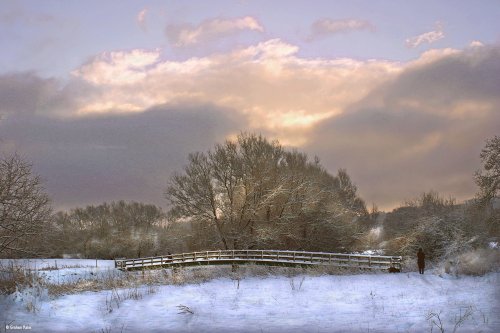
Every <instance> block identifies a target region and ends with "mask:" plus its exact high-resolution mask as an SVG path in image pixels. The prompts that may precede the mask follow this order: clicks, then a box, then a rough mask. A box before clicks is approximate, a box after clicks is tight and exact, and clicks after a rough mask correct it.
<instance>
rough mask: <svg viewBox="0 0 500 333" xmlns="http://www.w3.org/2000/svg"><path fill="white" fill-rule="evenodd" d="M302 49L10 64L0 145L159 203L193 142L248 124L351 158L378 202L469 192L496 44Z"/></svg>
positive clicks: (72, 200) (357, 176)
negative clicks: (397, 54)
mask: <svg viewBox="0 0 500 333" xmlns="http://www.w3.org/2000/svg"><path fill="white" fill-rule="evenodd" d="M298 51H299V48H298V47H297V46H296V45H293V44H290V43H286V42H283V41H282V40H279V39H274V40H268V41H266V42H262V43H258V44H256V45H252V46H249V47H246V48H240V49H235V50H233V51H231V52H227V53H217V54H212V55H209V56H206V57H200V58H196V57H193V58H190V59H185V60H172V59H164V56H163V55H162V54H161V52H160V51H158V50H142V49H136V50H128V51H115V52H106V53H103V54H100V55H97V56H95V57H94V58H92V59H90V60H89V61H88V62H87V63H85V64H83V65H82V66H80V67H79V68H77V69H75V71H74V72H73V73H74V75H73V77H72V78H71V79H70V80H68V82H66V83H62V82H59V81H57V80H54V79H43V78H40V77H38V76H37V75H36V74H34V73H18V74H8V75H2V76H0V99H1V100H2V102H3V103H2V104H1V105H0V113H3V114H4V115H5V116H4V117H2V118H1V120H0V139H1V140H0V145H2V149H7V148H9V149H17V150H19V151H20V152H21V153H23V154H26V155H27V156H28V157H29V158H30V159H31V160H32V161H33V163H34V165H35V166H37V167H39V170H40V173H41V174H42V176H43V177H45V178H46V179H47V186H48V188H49V189H50V192H51V194H53V196H54V198H55V200H56V202H58V203H59V202H61V203H64V204H74V205H76V204H79V203H78V201H79V200H80V201H81V203H82V204H83V203H87V202H90V200H92V198H95V201H92V202H97V201H102V200H114V199H121V198H124V199H135V200H142V201H151V200H153V202H155V203H160V202H162V201H161V200H162V199H161V191H162V190H163V187H164V185H163V184H160V183H159V182H161V180H163V179H166V178H167V177H168V175H167V174H168V173H169V172H170V171H172V170H179V168H180V167H181V165H182V164H183V161H185V158H186V156H187V154H188V153H189V152H192V151H203V150H205V149H208V148H209V147H211V146H212V145H213V144H214V143H215V142H216V141H219V142H220V141H221V140H223V139H224V138H226V137H230V136H232V135H234V134H236V133H238V132H239V131H240V130H244V131H253V132H260V133H262V134H264V135H266V136H268V137H269V138H272V139H279V140H280V141H281V142H282V143H285V144H287V145H291V146H295V147H298V148H300V149H301V150H305V151H306V152H308V153H310V155H314V154H316V155H318V156H319V157H320V158H321V159H322V161H323V164H324V165H325V166H326V167H327V169H328V170H329V171H331V172H335V170H336V169H338V168H340V167H346V168H347V170H348V172H349V173H350V174H351V175H352V177H353V179H354V181H355V182H356V183H357V185H358V187H359V189H360V191H361V194H362V195H363V197H364V198H365V199H366V200H367V201H368V202H371V201H373V202H375V203H376V204H377V205H379V207H381V208H385V209H387V208H391V207H394V206H395V205H398V204H399V203H400V202H401V201H402V200H403V199H405V198H411V197H413V196H416V195H418V194H419V193H420V192H423V191H427V190H430V189H435V190H438V191H440V192H442V193H443V194H451V195H454V196H456V197H457V198H458V199H465V198H470V197H471V196H472V195H473V194H474V192H475V186H474V183H473V181H472V175H473V172H474V170H475V169H477V168H479V158H478V154H479V152H480V150H481V148H482V146H483V145H484V140H485V139H486V138H488V137H491V136H493V135H494V134H497V133H498V131H499V129H500V128H499V126H498V124H500V116H499V114H500V113H499V111H498V110H500V97H498V86H500V82H499V78H500V50H499V48H498V47H493V46H487V45H479V44H475V45H472V46H470V47H468V48H466V49H464V50H458V49H439V50H429V51H426V52H424V53H422V55H421V56H420V58H418V59H416V60H412V61H410V62H407V63H400V62H390V61H384V60H368V61H359V60H353V59H349V58H341V59H324V58H317V59H310V58H303V57H301V56H299V53H298ZM73 177H74V178H75V179H72V178H73ZM141 182H143V183H144V184H146V185H144V186H141V185H140V184H141ZM67 184H70V185H67ZM101 193H102V194H101ZM155 198H156V199H155ZM155 200H156V201H155Z"/></svg>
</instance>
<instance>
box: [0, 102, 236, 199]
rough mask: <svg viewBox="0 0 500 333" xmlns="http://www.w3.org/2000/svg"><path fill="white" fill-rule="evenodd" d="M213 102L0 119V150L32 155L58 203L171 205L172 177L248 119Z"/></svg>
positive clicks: (30, 158) (34, 163)
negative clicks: (168, 201)
mask: <svg viewBox="0 0 500 333" xmlns="http://www.w3.org/2000/svg"><path fill="white" fill-rule="evenodd" d="M242 122H243V119H242V118H241V117H238V116H237V115H236V114H235V113H234V112H233V111H232V110H225V109H223V108H219V107H216V106H213V105H197V104H193V105H162V106H156V107H154V108H152V109H149V110H146V111H144V112H142V113H135V114H111V115H106V116H103V115H101V116H98V117H92V116H90V117H79V118H71V119H68V118H59V117H48V116H45V115H21V114H16V115H11V116H9V117H7V118H5V119H2V120H0V138H1V140H0V149H1V151H2V152H6V151H18V152H19V153H21V154H22V155H23V156H26V158H27V159H28V160H30V161H31V162H32V163H33V165H34V168H35V171H36V172H37V173H38V174H40V175H41V177H42V178H43V179H44V186H45V188H46V189H47V191H48V193H49V194H50V195H51V197H52V199H53V201H54V204H55V205H56V207H58V208H68V207H74V206H81V205H86V204H97V203H100V202H103V201H111V200H120V199H124V200H136V201H142V202H150V203H154V204H157V205H162V206H165V205H166V201H165V200H164V199H163V192H164V190H165V187H166V184H167V181H168V178H169V176H170V175H171V173H172V172H174V171H179V170H180V169H181V168H182V167H183V164H184V163H186V162H187V155H188V154H189V153H191V152H193V151H205V150H206V149H209V148H211V146H212V144H213V143H214V142H220V141H222V140H224V139H225V137H226V136H228V135H230V134H232V133H233V130H234V128H239V127H241V126H244V125H243V124H242Z"/></svg>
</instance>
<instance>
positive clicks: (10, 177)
mask: <svg viewBox="0 0 500 333" xmlns="http://www.w3.org/2000/svg"><path fill="white" fill-rule="evenodd" d="M50 215H51V208H50V204H49V197H48V196H47V194H45V192H44V189H43V187H42V184H41V181H40V178H39V177H38V176H36V175H34V174H33V173H32V170H31V165H30V164H28V163H26V162H25V161H23V160H22V159H21V158H20V157H19V156H18V155H13V156H10V157H4V158H2V159H1V160H0V255H5V254H6V253H10V254H15V255H19V254H20V253H21V254H30V255H33V254H37V253H34V251H35V249H37V248H39V247H40V246H41V244H40V242H37V241H35V239H39V237H40V236H41V235H43V234H44V228H45V227H46V226H47V222H48V221H49V218H50Z"/></svg>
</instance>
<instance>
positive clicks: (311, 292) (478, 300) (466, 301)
mask: <svg viewBox="0 0 500 333" xmlns="http://www.w3.org/2000/svg"><path fill="white" fill-rule="evenodd" d="M2 263H3V264H4V265H5V261H3V262H2ZM95 264H96V262H95V260H59V259H58V260H57V264H54V260H53V259H51V260H47V261H30V262H24V265H27V266H30V267H32V268H34V267H35V266H36V267H37V268H38V269H40V268H43V267H51V268H55V266H56V265H57V268H58V269H53V270H40V271H38V272H37V274H42V276H43V278H44V279H46V280H47V281H51V282H53V283H65V282H67V281H76V280H78V279H95V278H101V277H105V276H106V275H107V274H108V275H109V274H114V275H116V276H118V277H120V276H121V275H125V274H140V273H122V272H119V271H116V270H115V269H114V265H113V261H98V262H97V268H96V267H95V266H96V265H95ZM43 265H45V266H43ZM194 269H195V270H207V269H219V268H210V267H203V268H194ZM30 292H33V290H25V291H24V292H18V293H14V294H11V295H8V296H0V321H1V322H0V324H1V325H3V326H4V327H5V326H6V325H7V326H9V327H13V328H22V327H23V325H25V328H28V327H29V328H31V331H32V332H103V333H104V332H228V333H229V332H311V333H315V332H431V325H432V321H433V320H434V322H435V323H436V324H437V325H441V326H442V328H443V329H444V331H445V332H453V331H454V329H455V326H456V325H457V328H456V332H500V273H489V274H487V275H485V276H482V277H470V276H462V277H454V276H450V275H441V276H440V275H437V274H433V272H428V273H426V274H425V275H419V274H418V273H400V274H387V273H378V274H359V275H321V276H311V275H298V276H293V277H287V276H272V275H271V276H264V277H244V278H242V279H241V280H235V279H230V278H229V277H227V278H218V279H214V280H211V281H208V282H203V283H195V284H182V285H161V286H156V287H154V288H153V287H149V286H143V287H139V288H138V289H125V288H124V289H114V290H102V291H97V292H92V291H89V292H83V293H79V294H71V295H64V296H59V297H54V296H49V295H48V294H47V293H46V292H45V291H43V290H42V291H41V292H40V291H38V294H39V296H38V297H37V300H36V302H38V303H37V304H36V311H28V309H27V307H26V301H27V298H30V297H32V295H31V294H30ZM31 300H33V299H31ZM429 315H431V316H430V317H429ZM438 316H439V318H438ZM461 318H462V323H461V325H460V326H458V324H457V323H459V322H460V321H461ZM439 319H440V320H441V324H439ZM4 327H1V328H2V329H3V328H4ZM6 331H11V330H6ZM433 332H440V330H439V328H438V327H437V326H436V325H434V327H433Z"/></svg>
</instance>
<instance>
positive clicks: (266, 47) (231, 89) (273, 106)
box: [74, 39, 400, 144]
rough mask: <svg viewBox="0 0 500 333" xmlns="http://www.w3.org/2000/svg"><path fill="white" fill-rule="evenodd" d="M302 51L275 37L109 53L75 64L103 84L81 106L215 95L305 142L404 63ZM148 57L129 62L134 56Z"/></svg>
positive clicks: (138, 105)
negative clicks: (200, 52) (185, 49)
mask: <svg viewBox="0 0 500 333" xmlns="http://www.w3.org/2000/svg"><path fill="white" fill-rule="evenodd" d="M297 52H298V47H297V46H295V45H292V44H289V43H285V42H283V41H281V40H279V39H273V40H269V41H266V42H262V43H259V44H257V45H253V46H250V47H247V48H242V49H237V50H234V51H232V52H229V53H224V54H213V55H210V56H206V57H202V58H190V59H187V60H184V61H172V60H163V61H160V60H159V53H157V52H156V51H155V52H150V53H148V52H145V51H141V50H132V51H129V52H126V53H122V52H120V53H119V54H117V55H114V54H108V53H106V54H104V55H99V56H97V57H96V58H95V59H93V60H91V61H90V62H88V63H87V64H85V65H84V66H82V67H81V68H79V69H77V70H75V71H74V74H75V77H77V78H79V79H82V80H85V81H86V82H88V83H90V84H93V85H94V86H95V87H96V89H99V90H100V93H99V94H95V95H93V96H89V98H88V99H87V101H86V103H85V104H84V105H82V106H81V107H80V108H79V110H78V112H79V114H82V115H83V114H90V113H103V112H104V113H105V112H109V111H110V110H114V111H116V110H122V111H131V112H133V111H140V110H143V109H146V108H149V107H152V106H154V105H158V104H165V103H179V101H183V100H190V101H197V102H199V103H214V104H216V105H220V106H223V107H225V108H229V109H233V110H236V112H239V113H241V114H244V115H245V116H246V117H248V119H249V121H250V124H249V128H250V129H251V130H256V131H272V132H275V133H281V134H285V133H293V135H287V140H286V141H287V142H288V143H293V144H300V143H303V142H304V140H306V133H307V131H308V130H310V129H311V127H312V126H313V125H314V124H315V123H317V122H318V121H320V120H322V119H325V118H327V117H330V116H332V115H335V114H338V113H340V112H342V110H343V109H344V108H345V107H347V106H348V105H349V104H351V103H353V102H355V101H357V100H359V99H361V98H362V97H363V96H364V95H365V94H366V93H368V92H369V91H370V90H371V89H373V88H374V87H376V86H377V85H378V84H380V83H382V82H384V81H385V80H386V79H388V78H390V77H393V76H394V75H396V73H398V72H399V70H400V65H399V64H398V63H393V62H387V61H357V60H353V59H348V58H341V59H332V60H330V59H306V58H301V57H298V56H297ZM143 57H144V58H145V59H146V61H144V62H143V63H141V64H140V65H138V64H135V65H134V66H133V67H131V65H130V63H131V61H129V59H135V60H134V61H137V62H140V61H138V60H137V59H142V58H143Z"/></svg>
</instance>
